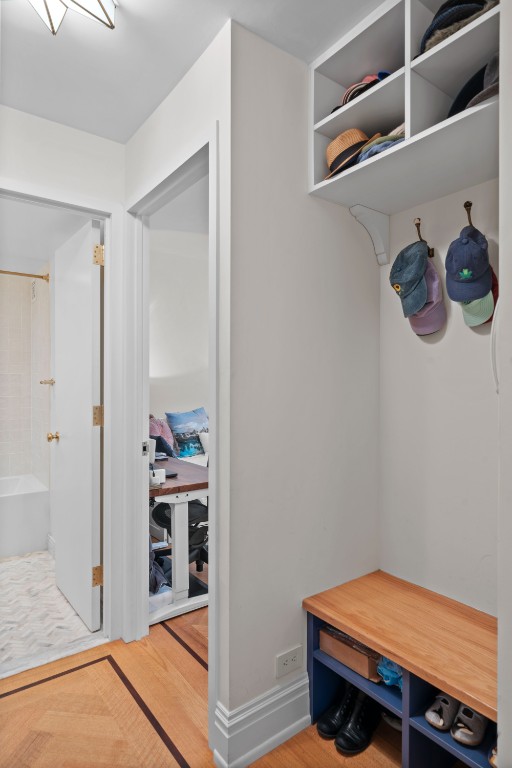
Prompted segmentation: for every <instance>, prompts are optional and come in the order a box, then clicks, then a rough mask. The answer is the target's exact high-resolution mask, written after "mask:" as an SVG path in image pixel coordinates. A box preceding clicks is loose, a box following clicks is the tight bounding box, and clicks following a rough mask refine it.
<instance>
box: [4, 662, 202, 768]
mask: <svg viewBox="0 0 512 768" xmlns="http://www.w3.org/2000/svg"><path fill="white" fill-rule="evenodd" d="M102 661H108V663H109V664H110V666H111V667H112V669H113V670H114V672H115V673H116V674H117V676H118V678H119V679H120V681H121V682H122V683H123V685H124V686H125V688H126V689H127V691H128V693H130V694H131V696H132V698H133V699H134V700H135V703H136V704H137V706H138V707H139V709H141V710H142V712H143V713H144V715H145V716H146V718H147V719H148V720H149V722H150V723H151V725H152V726H153V728H154V729H155V731H156V732H157V734H158V736H160V738H161V739H162V741H163V742H164V744H165V746H166V747H167V749H168V750H169V752H170V753H171V755H172V756H173V757H174V759H175V760H176V762H177V763H178V765H179V766H181V768H190V765H189V764H188V763H187V761H186V760H185V758H184V757H183V755H182V754H181V752H180V751H179V749H178V747H177V746H176V745H175V744H174V742H173V741H172V739H171V738H170V736H169V735H168V734H167V733H166V732H165V731H164V729H163V728H162V726H161V725H160V723H159V722H158V720H157V719H156V717H155V716H154V714H153V713H152V711H151V710H150V709H149V707H148V706H147V704H146V702H145V701H144V699H142V697H141V696H140V695H139V694H138V693H137V691H136V690H135V688H134V687H133V685H132V683H131V682H130V681H129V680H128V678H127V677H126V675H125V674H124V672H123V670H122V669H121V668H120V666H119V665H118V663H117V662H116V661H115V659H114V658H113V656H110V655H108V656H101V658H99V659H93V660H92V661H87V662H85V664H80V665H79V666H78V667H71V669H65V670H64V672H58V673H57V674H55V675H50V677H43V678H42V679H41V680H36V681H35V683H28V684H27V685H22V686H21V687H20V688H14V689H13V690H12V691H6V692H5V693H2V694H0V699H3V698H5V697H6V696H12V695H13V694H14V693H21V692H22V691H26V690H28V689H29V688H34V687H35V686H36V685H42V683H49V682H51V681H52V680H57V679H58V678H59V677H64V676H65V675H70V674H71V673H72V672H79V671H80V670H81V669H86V667H92V666H93V664H100V662H102Z"/></svg>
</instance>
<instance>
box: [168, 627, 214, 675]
mask: <svg viewBox="0 0 512 768" xmlns="http://www.w3.org/2000/svg"><path fill="white" fill-rule="evenodd" d="M161 625H162V627H163V628H164V629H165V630H166V632H168V633H169V634H170V635H172V636H173V637H174V639H175V640H176V642H178V643H179V644H180V645H182V646H183V648H185V650H186V651H188V652H189V653H190V655H191V656H193V657H194V659H195V660H196V661H198V662H199V663H200V665H201V666H202V667H204V668H205V669H206V671H208V664H207V663H206V661H204V659H202V658H201V657H200V655H199V654H198V653H196V652H195V651H194V649H193V648H191V647H190V645H189V644H188V643H186V642H185V641H184V640H183V639H182V638H181V637H180V636H179V635H178V634H177V633H176V632H175V631H174V629H171V628H170V627H169V626H168V625H167V624H165V622H163V621H162V622H161Z"/></svg>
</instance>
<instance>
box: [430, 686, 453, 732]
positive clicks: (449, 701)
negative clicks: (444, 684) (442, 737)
mask: <svg viewBox="0 0 512 768" xmlns="http://www.w3.org/2000/svg"><path fill="white" fill-rule="evenodd" d="M459 707H460V701H457V699H454V698H453V696H448V694H447V693H442V692H441V691H440V692H439V693H438V694H437V696H436V698H435V699H434V701H433V703H432V704H431V705H430V707H429V708H428V709H427V711H426V712H425V720H426V721H427V723H430V725H432V726H433V727H434V728H437V730H438V731H449V730H450V728H451V727H452V725H453V721H454V720H455V715H456V714H457V712H458V711H459Z"/></svg>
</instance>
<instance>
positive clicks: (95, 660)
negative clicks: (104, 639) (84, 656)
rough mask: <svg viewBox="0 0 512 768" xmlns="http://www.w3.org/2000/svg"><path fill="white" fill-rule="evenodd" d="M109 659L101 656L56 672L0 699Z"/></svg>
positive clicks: (3, 694)
mask: <svg viewBox="0 0 512 768" xmlns="http://www.w3.org/2000/svg"><path fill="white" fill-rule="evenodd" d="M108 659H109V656H102V657H101V658H100V659H93V660H92V661H87V662H86V663H85V664H80V666H78V667H71V669H65V670H64V672H58V673H57V674H56V675H51V676H50V677H43V678H42V679H41V680H36V682H35V683H28V684H27V685H22V686H21V687H20V688H14V689H13V690H12V691H7V692H6V693H0V699H4V698H5V697H6V696H12V695H13V693H20V692H21V691H26V690H28V688H34V686H36V685H41V684H42V683H49V682H50V681H51V680H57V678H59V677H64V675H70V674H71V673H72V672H78V671H79V670H80V669H85V668H86V667H92V665H93V664H99V663H100V661H107V660H108Z"/></svg>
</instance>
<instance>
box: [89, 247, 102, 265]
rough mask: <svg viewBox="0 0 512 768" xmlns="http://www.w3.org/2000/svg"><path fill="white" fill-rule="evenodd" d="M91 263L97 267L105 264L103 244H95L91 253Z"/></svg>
mask: <svg viewBox="0 0 512 768" xmlns="http://www.w3.org/2000/svg"><path fill="white" fill-rule="evenodd" d="M92 261H93V264H97V265H98V266H99V267H104V266H105V246H104V245H95V246H94V250H93V254H92Z"/></svg>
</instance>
